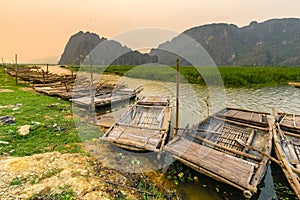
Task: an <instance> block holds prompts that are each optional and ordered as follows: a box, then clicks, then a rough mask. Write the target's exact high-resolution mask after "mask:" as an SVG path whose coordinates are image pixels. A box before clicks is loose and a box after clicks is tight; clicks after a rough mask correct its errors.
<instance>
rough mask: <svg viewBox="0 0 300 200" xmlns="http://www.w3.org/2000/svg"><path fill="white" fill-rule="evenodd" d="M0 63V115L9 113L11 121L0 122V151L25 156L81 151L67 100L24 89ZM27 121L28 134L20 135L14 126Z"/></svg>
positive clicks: (25, 123)
mask: <svg viewBox="0 0 300 200" xmlns="http://www.w3.org/2000/svg"><path fill="white" fill-rule="evenodd" d="M28 89H30V88H28V87H27V86H26V85H24V84H19V85H18V86H16V84H15V81H14V79H13V78H12V77H11V76H9V75H7V74H6V73H5V72H4V71H3V68H2V67H0V91H1V92H0V96H1V98H0V106H1V107H0V116H13V117H15V118H16V122H15V123H13V124H2V125H1V123H0V141H4V142H8V144H4V143H0V154H6V155H7V154H8V155H13V156H25V155H32V154H36V153H44V152H49V151H60V152H62V153H75V152H82V153H83V152H84V151H83V150H82V148H81V145H80V142H81V141H80V138H79V136H78V134H77V131H76V128H75V126H74V122H73V119H72V111H71V104H70V103H69V102H67V101H64V100H61V99H58V98H54V97H48V96H44V95H39V94H37V93H35V92H34V91H32V90H29V91H28ZM23 125H31V128H30V133H29V134H28V135H25V136H23V135H20V134H19V133H18V127H19V126H23Z"/></svg>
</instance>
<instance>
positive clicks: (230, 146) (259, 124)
mask: <svg viewBox="0 0 300 200" xmlns="http://www.w3.org/2000/svg"><path fill="white" fill-rule="evenodd" d="M247 147H248V148H247ZM250 147H252V148H250ZM271 149H272V127H271V125H270V122H269V119H268V113H262V112H254V111H248V110H241V109H234V108H226V109H224V110H222V111H220V112H218V113H216V114H214V115H212V116H210V117H208V118H206V119H205V120H203V121H202V122H200V123H199V124H196V125H194V126H193V127H192V128H191V129H189V128H188V127H187V128H185V129H180V128H179V132H178V134H177V135H176V136H175V137H174V138H173V139H172V140H171V141H170V142H169V143H168V144H167V145H166V146H165V148H164V150H166V151H167V152H169V153H171V154H172V155H173V156H174V157H175V158H176V159H178V160H179V161H180V162H182V163H183V164H185V165H187V166H189V167H191V168H193V169H195V170H197V171H199V172H200V173H202V174H204V175H207V176H209V177H212V178H214V179H216V180H218V181H221V182H224V183H226V184H229V185H231V186H234V187H236V188H238V189H240V190H241V191H243V194H244V196H245V197H246V198H251V197H252V195H253V193H256V192H257V186H258V184H259V183H260V182H261V180H262V178H263V177H264V174H265V172H266V170H267V167H268V163H269V162H268V161H269V158H268V156H269V155H270V153H271Z"/></svg>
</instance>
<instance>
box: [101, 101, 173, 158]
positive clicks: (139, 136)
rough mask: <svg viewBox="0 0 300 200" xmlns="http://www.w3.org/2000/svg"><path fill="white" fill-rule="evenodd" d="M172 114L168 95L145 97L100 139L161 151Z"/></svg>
mask: <svg viewBox="0 0 300 200" xmlns="http://www.w3.org/2000/svg"><path fill="white" fill-rule="evenodd" d="M170 118H171V107H170V102H169V98H168V97H166V96H146V97H142V98H141V99H140V100H138V101H137V102H136V103H135V104H134V105H133V106H132V107H131V108H130V109H129V110H128V111H127V112H125V113H123V115H122V116H121V117H120V119H119V120H117V122H116V123H115V124H114V125H113V126H111V127H110V129H108V131H107V132H106V133H105V134H104V135H103V136H102V137H101V138H100V140H102V141H109V142H112V143H113V144H115V145H117V146H119V147H122V148H124V149H128V150H133V151H153V152H160V151H162V149H163V147H164V145H165V143H166V140H167V138H168V133H169V126H170Z"/></svg>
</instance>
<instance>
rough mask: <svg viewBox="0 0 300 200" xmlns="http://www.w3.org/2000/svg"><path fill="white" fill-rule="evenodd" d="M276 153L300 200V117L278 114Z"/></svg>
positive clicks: (276, 121)
mask: <svg viewBox="0 0 300 200" xmlns="http://www.w3.org/2000/svg"><path fill="white" fill-rule="evenodd" d="M273 130H274V144H275V152H276V156H277V158H278V160H279V161H280V163H279V164H280V166H281V169H282V171H283V173H284V174H285V176H286V178H287V180H288V182H289V184H290V185H291V187H292V188H293V190H294V191H295V194H296V196H297V197H298V198H299V199H300V115H295V114H287V113H278V114H276V115H275V127H274V129H273Z"/></svg>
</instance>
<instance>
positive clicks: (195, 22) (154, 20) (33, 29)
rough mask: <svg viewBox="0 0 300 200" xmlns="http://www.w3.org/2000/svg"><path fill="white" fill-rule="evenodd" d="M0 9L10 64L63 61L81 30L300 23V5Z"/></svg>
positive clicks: (3, 4) (124, 1) (102, 2)
mask: <svg viewBox="0 0 300 200" xmlns="http://www.w3.org/2000/svg"><path fill="white" fill-rule="evenodd" d="M0 8H1V10H0V24H1V32H0V34H1V35H0V36H1V37H0V46H1V48H0V57H2V58H3V59H4V62H7V63H8V62H10V63H11V62H12V61H13V59H14V55H15V54H18V60H19V62H28V61H32V60H35V59H40V58H43V60H44V61H45V62H46V61H50V60H53V59H54V60H58V59H59V57H60V55H61V54H62V52H63V50H64V47H65V45H66V43H67V41H68V39H69V38H70V36H71V35H73V34H75V33H77V32H78V31H80V30H82V31H90V32H94V33H97V34H98V35H100V36H101V37H106V38H112V37H114V36H115V35H118V34H120V33H121V32H126V31H130V30H133V29H140V28H149V27H157V28H161V29H168V30H172V31H175V32H178V33H180V32H182V31H184V30H186V29H188V28H191V27H194V26H200V25H204V24H210V23H220V22H224V23H229V24H236V25H238V26H239V27H241V26H245V25H248V24H249V23H250V22H251V21H258V22H263V21H265V20H268V19H271V18H286V17H296V18H300V1H299V0H285V1H282V0H280V1H279V0H205V1H204V0H172V1H171V0H27V1H26V0H1V1H0ZM170 39H171V38H170ZM50 57H52V58H50ZM46 58H47V59H46ZM50 62H51V61H50Z"/></svg>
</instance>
